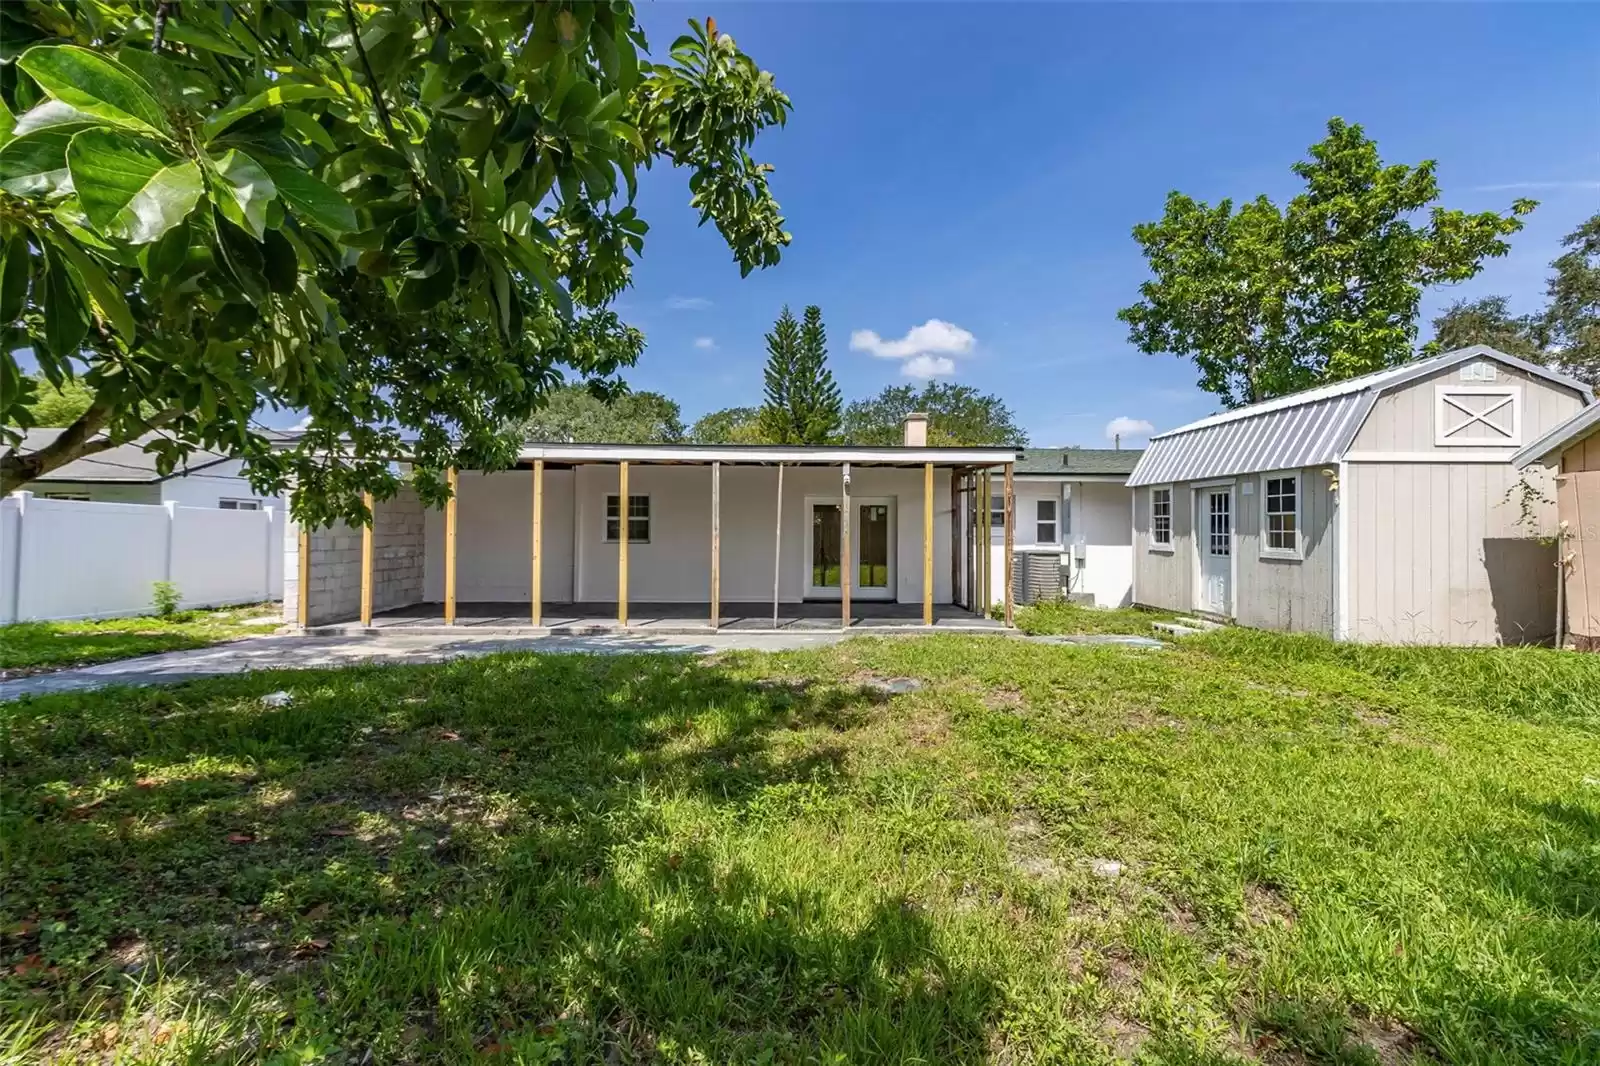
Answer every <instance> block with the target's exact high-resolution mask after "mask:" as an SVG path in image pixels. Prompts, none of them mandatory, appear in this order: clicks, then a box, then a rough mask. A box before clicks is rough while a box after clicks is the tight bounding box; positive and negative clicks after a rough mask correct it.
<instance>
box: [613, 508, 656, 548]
mask: <svg viewBox="0 0 1600 1066" xmlns="http://www.w3.org/2000/svg"><path fill="white" fill-rule="evenodd" d="M621 500H622V497H620V496H607V497H606V540H607V541H616V540H621V539H622V532H621V529H620V528H619V519H618V510H619V508H620V504H621ZM649 540H650V497H648V496H629V497H628V542H629V543H630V544H638V543H647V542H648V541H649Z"/></svg>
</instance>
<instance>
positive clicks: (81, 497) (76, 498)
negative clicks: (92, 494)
mask: <svg viewBox="0 0 1600 1066" xmlns="http://www.w3.org/2000/svg"><path fill="white" fill-rule="evenodd" d="M39 496H40V498H41V499H46V500H66V501H68V502H69V503H88V502H89V494H88V493H87V492H41V493H40V494H39Z"/></svg>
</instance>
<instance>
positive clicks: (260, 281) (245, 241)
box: [216, 218, 269, 305]
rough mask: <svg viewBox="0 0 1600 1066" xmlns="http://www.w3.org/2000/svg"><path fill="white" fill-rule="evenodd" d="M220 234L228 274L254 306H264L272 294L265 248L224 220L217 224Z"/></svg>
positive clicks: (220, 252) (218, 249)
mask: <svg viewBox="0 0 1600 1066" xmlns="http://www.w3.org/2000/svg"><path fill="white" fill-rule="evenodd" d="M216 231H217V245H216V247H217V251H218V253H219V255H220V257H221V259H222V263H223V265H224V266H226V267H227V268H228V273H229V274H231V275H232V276H233V280H234V281H235V282H237V283H238V286H239V291H240V292H242V293H244V295H245V297H246V298H247V299H248V300H249V301H250V302H251V303H253V304H258V305H259V304H261V303H264V302H265V301H266V299H267V293H268V291H269V290H268V289H267V279H266V274H265V270H266V264H265V262H264V261H263V259H262V255H261V245H259V244H257V243H256V242H255V241H253V240H251V239H250V237H249V235H248V234H246V233H245V232H244V231H243V230H241V229H240V228H239V227H237V226H235V225H234V224H233V223H231V222H225V221H223V220H222V219H220V218H219V219H217V220H216Z"/></svg>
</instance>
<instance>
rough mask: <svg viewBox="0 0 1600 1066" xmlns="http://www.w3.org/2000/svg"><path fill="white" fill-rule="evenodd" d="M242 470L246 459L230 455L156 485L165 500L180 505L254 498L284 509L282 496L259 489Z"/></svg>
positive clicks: (260, 503)
mask: <svg viewBox="0 0 1600 1066" xmlns="http://www.w3.org/2000/svg"><path fill="white" fill-rule="evenodd" d="M243 472H244V461H243V460H240V459H228V460H225V461H224V462H220V463H213V464H212V465H211V466H206V467H201V468H200V469H199V470H196V471H194V472H193V473H191V474H179V475H175V476H173V477H170V478H168V479H167V480H165V481H163V482H161V483H160V485H159V486H155V487H157V488H158V489H159V492H160V498H161V501H162V502H164V503H176V504H178V505H179V506H181V507H216V506H217V504H218V502H219V501H221V500H225V499H226V500H255V501H256V504H257V505H258V506H260V507H275V508H278V509H280V510H282V509H283V507H284V501H283V500H282V499H280V498H278V497H276V496H262V495H260V494H259V493H257V492H256V491H255V489H253V488H251V487H250V482H249V481H247V480H245V478H244V476H243Z"/></svg>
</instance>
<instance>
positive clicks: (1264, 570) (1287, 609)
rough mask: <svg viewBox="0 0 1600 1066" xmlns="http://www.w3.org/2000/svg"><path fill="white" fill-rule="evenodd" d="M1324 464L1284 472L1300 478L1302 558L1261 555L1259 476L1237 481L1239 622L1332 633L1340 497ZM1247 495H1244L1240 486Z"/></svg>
mask: <svg viewBox="0 0 1600 1066" xmlns="http://www.w3.org/2000/svg"><path fill="white" fill-rule="evenodd" d="M1324 469H1325V468H1322V467H1310V468H1306V469H1303V470H1295V471H1283V473H1293V474H1295V475H1297V476H1298V477H1299V479H1300V508H1299V513H1298V515H1297V516H1296V517H1297V524H1298V526H1299V528H1300V532H1301V536H1302V537H1303V554H1304V557H1303V558H1300V559H1284V558H1277V557H1273V556H1270V555H1266V556H1264V555H1262V553H1261V527H1262V506H1263V503H1262V501H1263V498H1264V488H1263V484H1262V482H1263V480H1264V478H1265V477H1266V476H1271V475H1263V476H1257V475H1255V474H1249V475H1245V476H1244V477H1241V478H1240V479H1239V488H1238V489H1237V490H1236V493H1235V495H1236V497H1237V498H1236V500H1235V503H1234V506H1235V510H1236V515H1235V521H1234V533H1235V535H1236V538H1235V541H1234V551H1235V553H1236V555H1237V567H1238V569H1237V571H1236V573H1237V575H1238V584H1237V587H1236V588H1235V589H1234V603H1235V608H1234V616H1235V618H1236V620H1237V621H1238V622H1239V623H1240V624H1241V625H1247V626H1257V627H1260V628H1262V629H1277V630H1282V631H1284V632H1288V633H1320V634H1322V635H1324V636H1330V637H1331V636H1333V635H1334V620H1335V617H1336V615H1337V610H1338V608H1337V604H1338V586H1337V582H1336V574H1337V569H1336V566H1337V564H1336V561H1335V560H1336V558H1337V555H1338V535H1339V530H1338V523H1337V521H1336V516H1337V513H1338V512H1337V507H1338V501H1337V500H1336V498H1335V494H1334V492H1333V488H1332V484H1333V483H1332V480H1331V478H1329V477H1325V476H1324V475H1323V470H1324ZM1246 484H1249V485H1250V486H1251V494H1250V495H1248V496H1247V495H1245V494H1244V491H1243V490H1244V486H1245V485H1246Z"/></svg>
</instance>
